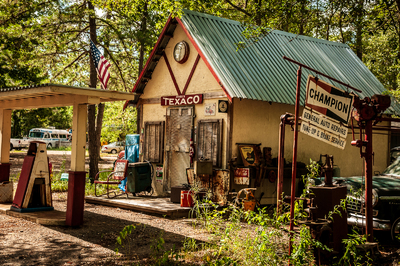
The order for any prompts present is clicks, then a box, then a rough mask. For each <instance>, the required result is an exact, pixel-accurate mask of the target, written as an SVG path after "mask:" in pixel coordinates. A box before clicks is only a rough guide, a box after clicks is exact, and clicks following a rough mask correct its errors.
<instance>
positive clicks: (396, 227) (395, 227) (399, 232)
mask: <svg viewBox="0 0 400 266" xmlns="http://www.w3.org/2000/svg"><path fill="white" fill-rule="evenodd" d="M390 235H391V236H392V240H393V242H396V243H397V244H400V217H399V218H397V219H396V220H395V221H394V222H393V224H392V228H391V229H390Z"/></svg>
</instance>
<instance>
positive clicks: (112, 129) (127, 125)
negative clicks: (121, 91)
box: [101, 102, 136, 143]
mask: <svg viewBox="0 0 400 266" xmlns="http://www.w3.org/2000/svg"><path fill="white" fill-rule="evenodd" d="M123 104H124V103H123V102H113V103H107V104H106V106H105V109H104V119H103V124H104V125H103V129H102V131H101V140H102V141H103V140H106V141H107V142H108V143H111V142H115V141H119V140H125V136H126V135H127V134H133V133H136V123H135V121H136V109H133V108H127V109H126V110H125V111H124V112H123V111H122V107H123Z"/></svg>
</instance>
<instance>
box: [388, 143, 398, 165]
mask: <svg viewBox="0 0 400 266" xmlns="http://www.w3.org/2000/svg"><path fill="white" fill-rule="evenodd" d="M399 155H400V146H397V147H394V148H392V149H390V163H392V162H393V161H394V160H396V158H397V157H399Z"/></svg>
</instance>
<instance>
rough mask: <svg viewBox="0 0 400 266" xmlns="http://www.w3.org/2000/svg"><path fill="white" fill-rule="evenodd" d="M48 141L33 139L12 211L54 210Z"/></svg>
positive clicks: (22, 170) (25, 159) (23, 166)
mask: <svg viewBox="0 0 400 266" xmlns="http://www.w3.org/2000/svg"><path fill="white" fill-rule="evenodd" d="M53 209H54V208H53V203H52V197H51V181H50V168H49V159H48V157H47V150H46V143H44V142H41V141H32V142H31V143H30V144H29V148H28V153H27V155H26V156H25V158H24V163H23V165H22V169H21V175H20V178H19V182H18V187H17V190H16V192H15V197H14V201H13V204H12V206H11V210H12V211H18V212H33V211H50V210H53Z"/></svg>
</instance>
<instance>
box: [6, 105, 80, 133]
mask: <svg viewBox="0 0 400 266" xmlns="http://www.w3.org/2000/svg"><path fill="white" fill-rule="evenodd" d="M71 121H72V108H71V107H59V108H39V109H30V110H24V109H22V110H14V111H13V113H12V125H11V135H12V136H13V137H15V138H22V137H24V136H28V134H29V130H31V129H32V128H47V127H50V126H51V127H55V128H57V129H69V128H71V126H72V123H71Z"/></svg>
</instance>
